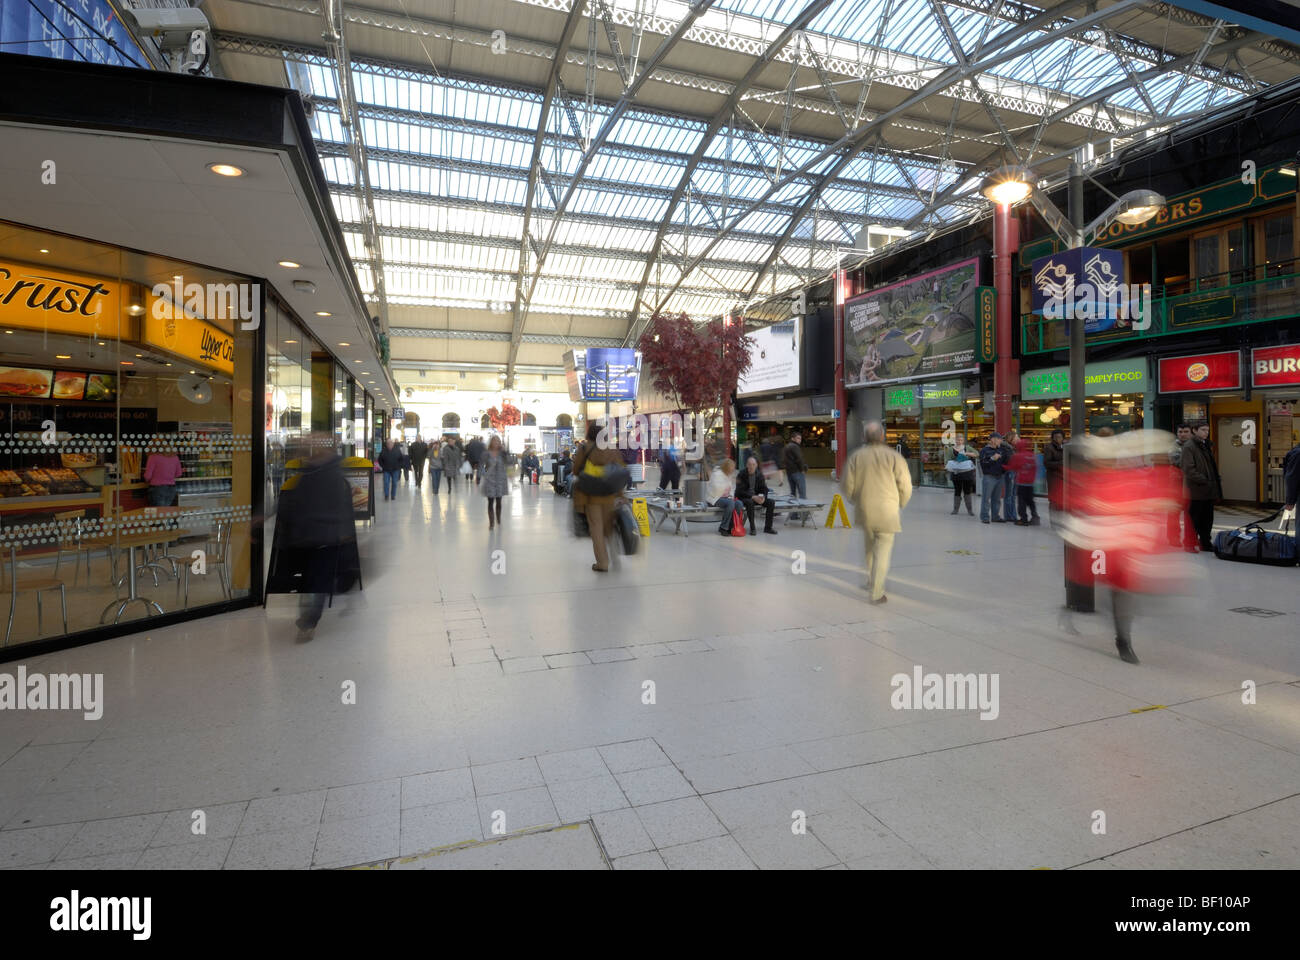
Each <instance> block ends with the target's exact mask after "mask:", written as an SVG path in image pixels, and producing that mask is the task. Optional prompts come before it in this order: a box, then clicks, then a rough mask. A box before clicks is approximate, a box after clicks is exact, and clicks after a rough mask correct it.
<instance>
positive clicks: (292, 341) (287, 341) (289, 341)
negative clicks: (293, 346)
mask: <svg viewBox="0 0 1300 960" xmlns="http://www.w3.org/2000/svg"><path fill="white" fill-rule="evenodd" d="M284 342H285V343H297V342H298V341H297V340H286V341H284Z"/></svg>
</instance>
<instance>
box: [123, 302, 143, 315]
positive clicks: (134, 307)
mask: <svg viewBox="0 0 1300 960" xmlns="http://www.w3.org/2000/svg"><path fill="white" fill-rule="evenodd" d="M126 312H127V313H131V314H135V315H137V316H138V315H140V314H142V313H144V307H142V306H140V304H138V303H133V304H131V306H130V307H128V308H127V311H126Z"/></svg>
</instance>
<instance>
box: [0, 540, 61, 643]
mask: <svg viewBox="0 0 1300 960" xmlns="http://www.w3.org/2000/svg"><path fill="white" fill-rule="evenodd" d="M62 560H63V553H62V551H60V552H59V553H58V554H56V556H55V560H54V575H53V576H48V577H43V576H30V577H20V576H19V575H18V545H17V544H16V543H13V542H11V543H10V544H9V560H8V562H7V563H5V564H3V565H0V585H3V582H4V579H5V577H4V575H5V574H7V578H8V580H9V625H8V626H7V627H5V646H8V645H9V636H10V634H12V633H13V629H14V613H15V612H16V611H17V610H18V596H19V594H22V593H34V594H36V636H37V637H39V636H40V635H41V628H42V623H41V621H42V615H43V612H44V611H43V610H42V606H41V595H42V594H44V593H46V592H48V591H50V590H58V591H59V605H60V606H61V608H62V610H63V632H64V634H66V633H67V632H68V590H67V585H66V584H65V583H64V582H63V580H62V579H60V577H59V565H60V563H61V562H62Z"/></svg>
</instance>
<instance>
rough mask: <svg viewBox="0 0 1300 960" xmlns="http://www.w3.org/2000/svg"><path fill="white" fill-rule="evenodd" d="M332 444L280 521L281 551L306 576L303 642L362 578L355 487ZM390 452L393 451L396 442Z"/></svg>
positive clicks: (299, 482) (306, 469) (303, 473)
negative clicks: (328, 604) (332, 601)
mask: <svg viewBox="0 0 1300 960" xmlns="http://www.w3.org/2000/svg"><path fill="white" fill-rule="evenodd" d="M327 443H328V438H327V439H326V442H324V443H321V444H318V445H317V446H316V450H317V452H316V454H315V455H314V456H313V457H312V458H311V459H310V460H308V461H306V462H305V463H304V464H303V465H302V467H301V468H300V469H299V471H298V475H297V476H296V477H295V478H294V480H295V482H294V485H293V487H292V489H290V490H287V491H285V492H284V494H283V495H282V496H281V498H280V510H279V513H278V514H277V515H276V524H277V533H278V537H277V540H278V545H279V547H280V549H282V550H284V551H286V556H288V557H291V558H293V562H295V563H296V564H297V565H298V566H299V569H301V570H302V585H301V587H300V589H299V593H298V620H297V627H298V639H299V640H310V639H311V638H312V636H313V631H314V630H315V629H316V625H317V624H318V623H319V622H320V617H321V612H322V611H323V610H324V608H325V600H326V597H327V596H329V595H330V594H333V593H342V592H343V591H345V590H347V589H348V588H349V587H350V586H351V584H352V582H353V581H354V580H355V579H356V577H357V575H358V574H359V573H360V570H358V569H356V562H357V552H356V548H355V544H356V538H357V530H356V523H355V522H354V519H353V509H352V487H351V486H350V485H349V484H348V482H347V480H346V479H345V478H344V476H343V470H342V467H341V464H342V462H343V461H342V458H340V457H339V456H338V455H337V454H335V453H334V451H333V449H332V448H331V447H330V446H328V445H327ZM385 446H386V448H387V449H388V450H391V449H392V444H391V442H387V443H386V444H385ZM381 456H382V454H381ZM394 474H395V472H394ZM385 476H387V474H385ZM393 482H394V483H396V477H395V475H394V481H393Z"/></svg>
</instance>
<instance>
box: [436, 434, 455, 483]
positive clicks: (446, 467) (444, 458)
mask: <svg viewBox="0 0 1300 960" xmlns="http://www.w3.org/2000/svg"><path fill="white" fill-rule="evenodd" d="M438 460H439V462H440V463H441V464H442V475H443V476H444V477H446V478H447V492H448V493H451V492H452V490H454V489H455V488H456V476H457V475H458V474H459V473H460V447H459V446H458V445H457V444H456V443H455V442H454V441H448V442H447V443H444V444H443V445H442V449H441V450H439V451H438Z"/></svg>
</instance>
